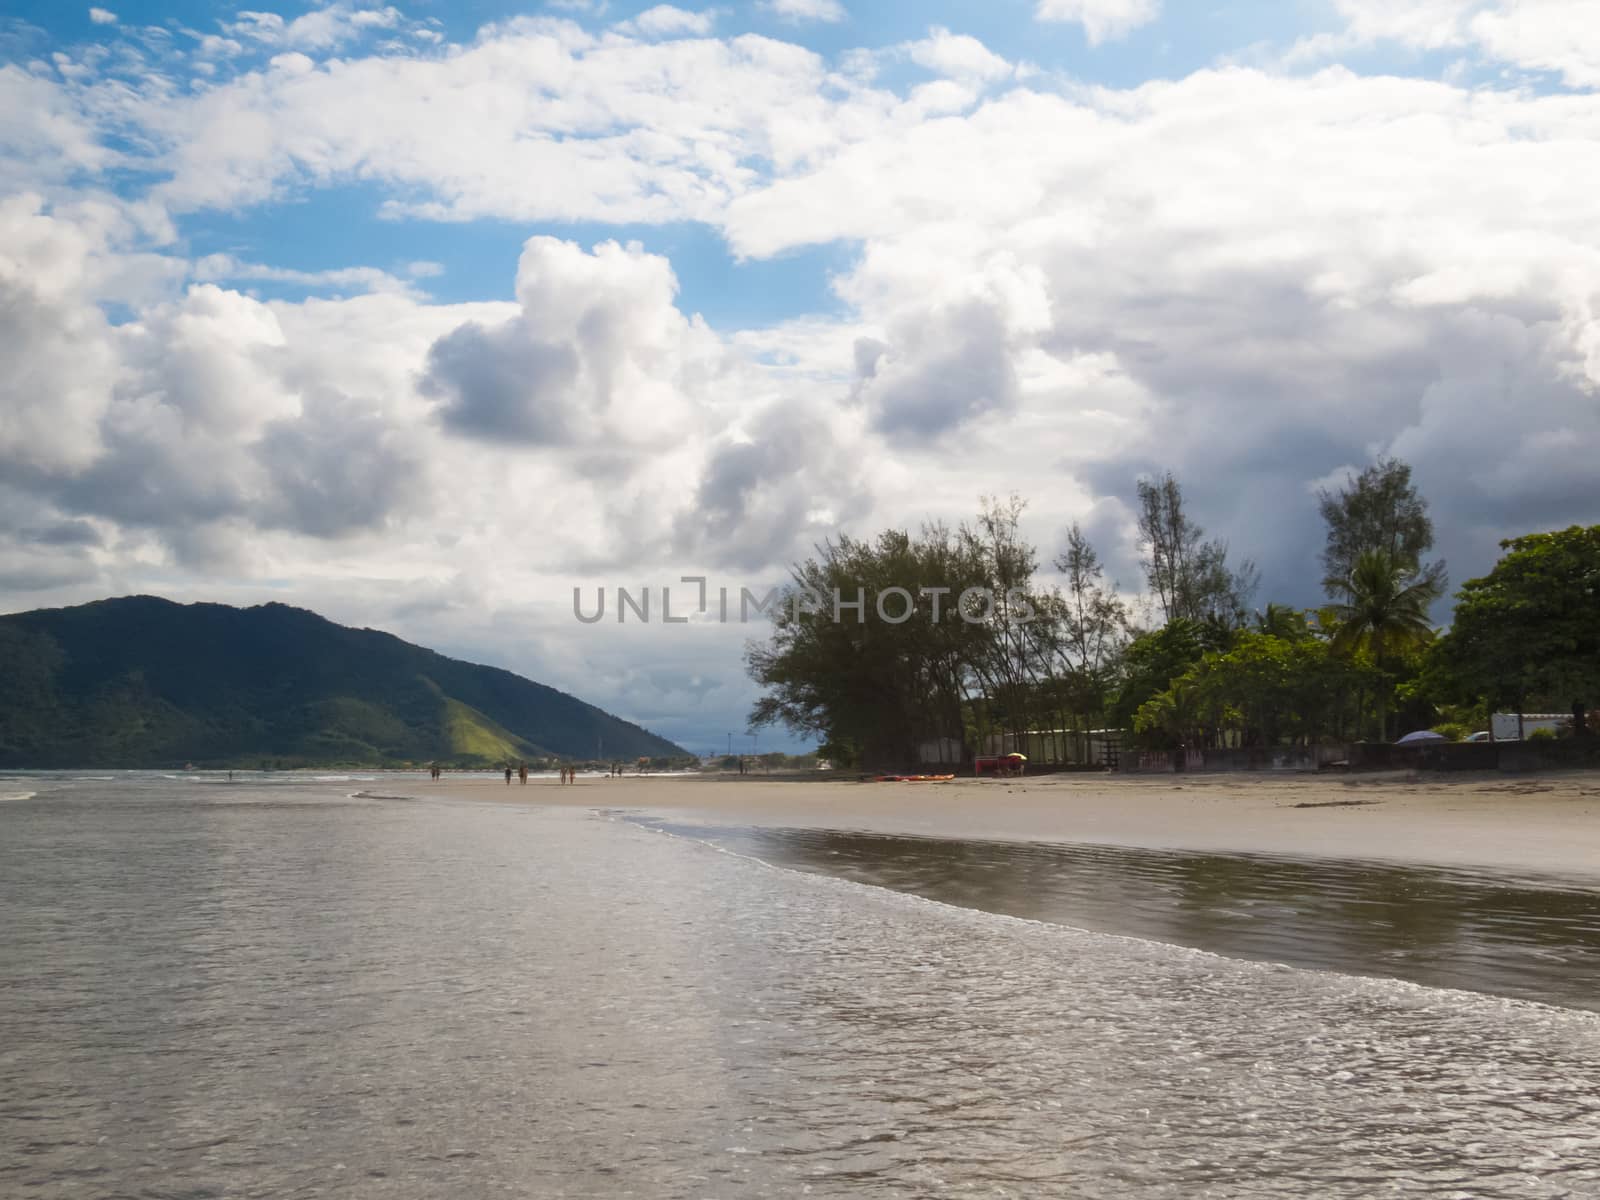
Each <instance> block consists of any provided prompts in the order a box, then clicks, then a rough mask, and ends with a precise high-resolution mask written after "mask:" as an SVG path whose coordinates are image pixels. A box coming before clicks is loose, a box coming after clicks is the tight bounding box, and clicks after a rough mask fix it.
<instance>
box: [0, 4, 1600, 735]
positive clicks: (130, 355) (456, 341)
mask: <svg viewBox="0 0 1600 1200" xmlns="http://www.w3.org/2000/svg"><path fill="white" fill-rule="evenodd" d="M262 2H263V3H264V4H266V3H267V0H262ZM1591 9H1592V0H1212V2H1207V0H1182V2H1181V3H1180V2H1179V0H992V2H991V3H988V4H984V5H971V4H953V3H947V2H943V0H929V2H923V3H915V4H909V3H907V4H898V3H888V2H882V0H879V2H874V3H872V4H866V3H861V2H859V0H857V2H856V3H851V2H850V0H765V2H762V3H753V4H724V5H720V6H717V7H711V8H677V7H672V6H666V5H656V6H645V5H640V4H625V3H615V2H612V3H606V2H604V0H590V2H586V0H552V2H550V3H546V4H543V5H540V4H536V3H526V2H523V3H517V2H508V0H453V2H451V3H445V2H444V0H412V2H410V3H402V4H396V5H393V6H388V5H384V6H376V5H368V4H364V3H347V2H340V3H334V4H331V5H326V4H305V3H287V4H278V5H271V6H266V7H262V8H259V9H247V8H240V7H237V6H236V5H234V4H232V3H215V2H212V0H180V2H169V3H161V4H155V3H120V4H119V3H116V2H115V0H107V5H106V7H98V6H97V7H87V6H85V7H78V6H75V5H71V4H67V3H62V2H61V0H21V2H20V3H19V2H18V0H12V2H11V3H10V4H8V5H7V6H6V9H5V15H3V16H0V361H3V362H4V363H5V364H6V369H5V370H4V371H3V372H0V610H4V611H20V610H24V609H29V608H37V607H46V606H55V605H62V604H74V603H80V602H83V601H87V600H92V599H98V598H101V597H105V596H110V595H124V594H131V593H153V594H159V595H164V596H168V597H171V598H173V599H177V600H183V601H192V600H215V601H221V602H226V603H233V604H254V603H260V602H263V601H267V600H278V601H283V602H287V603H294V604H299V605H302V606H305V607H309V608H312V609H315V610H317V611H319V612H321V613H323V614H325V615H326V616H328V617H330V618H332V619H334V620H337V621H341V622H343V623H346V624H353V625H358V626H371V627H374V628H381V629H385V630H389V631H391V632H393V633H395V634H397V635H399V636H401V637H404V638H407V639H408V640H411V641H415V642H419V643H421V644H424V645H428V646H431V647H434V648H436V649H439V650H441V651H443V652H445V653H449V654H454V655H457V656H460V657H464V658H468V659H471V660H474V661H478V662H487V663H492V664H495V665H498V666H504V667H507V668H509V669H511V670H514V671H518V672H519V673H522V674H525V675H528V676H530V677H532V678H535V679H538V680H540V681H542V682H545V683H549V684H551V685H553V686H555V687H559V688H562V689H564V690H567V691H570V692H572V693H574V694H576V695H578V696H581V697H582V698H584V699H586V700H589V701H591V702H593V703H596V704H599V705H601V706H602V707H604V708H606V709H608V710H610V711H613V712H616V713H618V714H619V715H621V716H624V717H626V718H629V719H631V720H635V721H638V722H639V723H641V724H643V725H645V726H647V727H648V728H650V729H652V730H654V731H656V732H658V733H661V734H663V735H665V736H667V737H670V738H672V739H674V740H676V741H678V742H680V743H681V744H683V745H685V746H687V747H689V748H690V749H693V750H696V751H709V750H712V749H714V748H717V747H725V746H726V745H727V743H728V738H729V735H730V734H731V735H733V738H734V742H735V744H736V745H739V744H744V745H758V746H759V747H760V748H762V749H768V748H801V747H802V746H803V742H802V741H800V740H798V739H796V738H793V737H790V736H788V735H786V734H784V733H783V732H782V731H767V732H764V733H762V734H761V738H760V741H759V742H757V741H755V739H751V738H749V737H748V735H747V734H746V733H745V718H746V714H747V713H748V711H749V706H750V704H751V702H752V700H753V699H754V696H755V690H754V687H753V685H752V684H751V683H750V682H749V681H748V680H747V679H746V678H745V675H744V672H743V667H742V661H741V651H742V648H743V646H744V643H745V642H746V640H747V639H749V638H752V637H758V636H760V634H761V632H762V630H761V626H760V623H759V621H752V622H751V623H749V624H740V623H738V622H737V621H736V620H735V621H731V622H729V623H722V622H719V621H716V620H712V619H703V618H697V619H695V620H691V621H690V622H688V623H681V624H680V623H673V624H665V623H663V622H661V620H660V607H659V606H660V602H661V598H660V593H661V589H662V588H663V587H671V588H673V589H674V592H673V597H674V599H673V607H674V610H675V612H681V611H682V609H683V604H684V601H685V600H686V599H687V598H689V597H690V596H692V595H694V594H695V593H696V592H697V585H696V584H693V583H681V582H680V580H681V579H683V578H684V577H701V576H703V577H705V578H706V579H707V580H708V581H709V584H708V586H709V587H710V589H712V596H713V597H714V596H715V594H716V592H715V589H717V588H718V587H728V588H729V589H731V590H732V592H733V594H734V595H735V596H737V595H738V589H739V588H741V587H749V588H751V589H753V590H757V591H761V592H764V591H765V589H766V588H767V587H770V586H771V585H772V584H774V583H776V582H779V581H781V580H782V579H783V578H784V575H785V571H786V567H787V565H788V564H790V563H792V562H794V561H796V560H797V559H798V558H801V557H804V556H806V555H808V554H809V553H810V552H811V551H812V548H813V547H814V546H815V545H816V544H817V543H819V542H820V541H822V540H823V539H825V538H828V537H831V536H834V535H836V534H838V533H840V532H846V533H850V534H854V535H857V536H870V535H872V534H874V533H876V532H877V531H878V530H881V529H885V528H890V527H896V528H912V529H914V528H916V527H918V526H920V525H921V524H922V523H923V522H924V521H929V520H944V521H948V522H952V523H954V522H959V521H960V520H962V519H965V518H969V517H970V516H972V515H973V514H974V513H975V512H976V510H977V508H978V506H979V503H980V498H981V497H983V496H985V495H1007V494H1012V493H1015V494H1018V495H1020V496H1022V497H1024V498H1025V499H1026V500H1027V501H1028V508H1027V510H1026V516H1025V520H1024V528H1025V531H1026V533H1027V534H1028V535H1029V536H1030V537H1031V538H1032V539H1033V540H1034V541H1035V542H1036V543H1037V544H1038V545H1039V546H1040V548H1041V550H1042V552H1043V555H1044V557H1045V559H1046V560H1049V559H1050V558H1052V557H1053V556H1054V553H1055V551H1056V550H1057V549H1058V548H1059V546H1060V544H1061V542H1062V540H1063V537H1064V533H1065V530H1066V529H1067V528H1068V527H1069V526H1070V525H1071V524H1072V523H1073V522H1078V523H1080V524H1081V525H1082V526H1083V528H1084V529H1085V530H1086V531H1087V532H1088V533H1089V535H1090V536H1091V539H1092V540H1093V542H1094V543H1095V545H1096V547H1097V548H1098V550H1099V551H1100V554H1101V556H1102V558H1103V559H1104V560H1105V561H1106V563H1107V564H1108V566H1109V568H1110V570H1111V573H1112V574H1113V576H1114V577H1115V578H1116V580H1117V581H1118V583H1119V584H1120V585H1121V587H1122V588H1123V590H1124V591H1125V592H1126V593H1128V594H1129V595H1130V596H1134V597H1135V598H1137V596H1138V594H1139V593H1140V592H1142V590H1143V582H1142V578H1141V573H1140V569H1139V565H1138V560H1139V547H1138V537H1137V531H1136V526H1135V522H1134V518H1133V512H1132V507H1131V504H1132V500H1133V497H1134V494H1135V486H1136V481H1137V480H1138V479H1139V478H1140V477H1141V476H1148V475H1151V474H1152V473H1155V472H1159V471H1164V470H1171V471H1173V472H1174V473H1176V475H1177V476H1178V478H1179V479H1180V480H1181V482H1182V483H1183V485H1184V489H1185V494H1186V495H1187V497H1188V498H1189V501H1190V505H1191V508H1192V510H1193V515H1194V516H1195V517H1196V518H1197V520H1198V521H1199V522H1200V523H1201V524H1202V525H1203V526H1204V527H1205V528H1206V531H1207V532H1208V534H1211V535H1214V536H1220V537H1223V538H1225V539H1226V540H1227V542H1228V544H1229V546H1230V550H1231V552H1232V554H1233V555H1234V557H1235V558H1240V557H1249V558H1251V559H1253V560H1254V561H1255V562H1256V563H1257V564H1258V565H1259V566H1260V568H1261V571H1262V588H1261V591H1260V593H1259V594H1258V596H1257V601H1258V603H1260V604H1263V605H1264V604H1265V603H1266V602H1267V601H1268V600H1271V601H1276V602H1279V603H1287V604H1295V605H1302V606H1304V605H1311V604H1315V603H1317V602H1319V600H1320V599H1321V596H1320V589H1319V586H1318V580H1319V579H1320V570H1319V567H1318V562H1317V555H1318V552H1319V550H1320V548H1321V545H1322V532H1323V531H1322V525H1321V521H1320V518H1319V516H1318V513H1317V500H1316V498H1317V491H1318V489H1319V488H1324V487H1330V486H1335V487H1336V486H1338V485H1339V484H1340V482H1341V481H1343V480H1344V479H1346V478H1348V477H1349V475H1350V473H1351V472H1353V471H1357V470H1360V469H1361V468H1362V467H1363V466H1365V465H1367V464H1369V463H1371V462H1373V461H1375V460H1376V459H1378V458H1380V457H1383V456H1386V455H1397V456H1400V457H1402V458H1404V459H1405V460H1406V461H1408V462H1409V463H1411V464H1412V466H1413V468H1414V472H1415V480H1416V483H1417V484H1418V486H1419V488H1420V489H1421V491H1422V493H1423V495H1424V496H1425V497H1426V498H1427V500H1428V501H1429V503H1430V506H1431V511H1432V514H1433V517H1434V521H1435V525H1436V529H1437V534H1438V546H1437V550H1438V552H1439V554H1440V555H1441V556H1442V557H1443V558H1444V559H1445V560H1446V562H1447V563H1448V566H1449V570H1450V574H1451V577H1452V579H1453V580H1454V581H1455V582H1457V583H1459V582H1460V581H1462V580H1465V579H1467V578H1470V577H1473V576H1477V575H1481V574H1483V573H1484V572H1485V571H1487V570H1488V568H1489V567H1490V566H1491V565H1492V564H1493V562H1494V559H1495V556H1496V553H1497V546H1498V543H1499V541H1500V539H1502V538H1505V537H1509V536H1513V535H1516V534H1519V533H1524V532H1529V531H1533V530H1541V529H1551V528H1561V527H1565V526H1567V525H1570V524H1573V523H1585V524H1589V523H1594V522H1596V521H1600V487H1597V486H1596V480H1597V471H1596V467H1595V464H1596V463H1597V461H1600V391H1597V387H1600V317H1597V313H1600V221H1596V220H1595V212H1596V208H1595V199H1594V193H1595V188H1594V181H1595V180H1600V22H1596V21H1594V20H1593V19H1592V15H1593V14H1592V11H1591ZM914 582H915V581H913V583H914ZM602 587H603V588H605V589H606V590H607V594H608V601H609V603H610V611H609V612H608V614H607V617H606V619H605V620H603V621H600V622H596V623H593V624H586V623H583V622H580V621H577V620H576V619H575V618H574V614H573V595H574V589H575V588H581V589H582V594H583V596H584V606H585V609H586V610H587V611H592V610H593V606H594V597H595V594H596V589H597V588H602ZM618 587H627V588H629V589H631V590H632V591H633V592H635V593H637V592H638V591H639V590H640V589H642V588H645V587H648V588H650V589H651V590H652V591H653V593H654V595H655V604H656V608H655V610H654V612H653V617H654V620H653V621H652V622H651V623H649V624H644V623H641V622H639V621H637V620H636V619H630V620H629V621H628V622H627V623H623V624H618V623H617V622H616V621H615V619H614V618H615V594H616V589H617V588H618ZM711 607H712V609H713V614H714V610H715V607H716V606H715V603H713V604H712V606H711ZM734 607H735V608H736V607H737V606H736V605H735V606H734ZM632 615H633V614H632V613H630V614H629V616H630V618H632ZM1438 615H1439V616H1440V618H1441V619H1443V618H1445V617H1446V616H1447V615H1448V612H1447V609H1446V610H1443V611H1441V612H1440V613H1439V614H1438Z"/></svg>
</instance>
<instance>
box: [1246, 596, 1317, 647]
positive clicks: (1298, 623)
mask: <svg viewBox="0 0 1600 1200" xmlns="http://www.w3.org/2000/svg"><path fill="white" fill-rule="evenodd" d="M1256 632H1257V633H1267V634H1271V635H1272V636H1273V637H1277V638H1282V639H1283V640H1284V641H1286V642H1298V641H1300V640H1301V639H1302V638H1306V637H1310V636H1311V627H1310V625H1309V624H1308V623H1307V622H1306V614H1305V613H1303V612H1301V611H1300V610H1299V609H1298V608H1290V607H1289V606H1288V605H1287V604H1268V605H1267V608H1266V611H1265V612H1262V611H1261V610H1259V609H1258V610H1257V611H1256Z"/></svg>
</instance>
